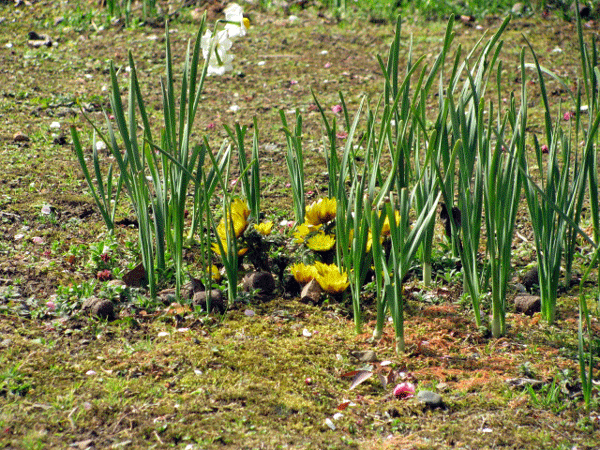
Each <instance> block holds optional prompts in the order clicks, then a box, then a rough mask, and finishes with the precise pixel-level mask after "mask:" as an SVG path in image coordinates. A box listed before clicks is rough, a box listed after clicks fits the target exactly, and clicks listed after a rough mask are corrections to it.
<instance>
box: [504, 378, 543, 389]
mask: <svg viewBox="0 0 600 450" xmlns="http://www.w3.org/2000/svg"><path fill="white" fill-rule="evenodd" d="M506 383H507V384H508V385H509V386H511V387H514V388H519V389H521V388H525V387H527V386H531V387H532V388H534V389H535V388H538V387H540V386H542V385H543V384H544V382H543V381H540V380H535V379H533V378H509V379H508V380H506Z"/></svg>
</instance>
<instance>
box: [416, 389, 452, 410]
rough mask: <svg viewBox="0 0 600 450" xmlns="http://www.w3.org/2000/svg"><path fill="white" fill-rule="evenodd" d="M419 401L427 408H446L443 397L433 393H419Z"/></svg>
mask: <svg viewBox="0 0 600 450" xmlns="http://www.w3.org/2000/svg"><path fill="white" fill-rule="evenodd" d="M417 400H418V401H420V402H421V403H425V406H427V407H428V408H431V409H435V408H444V406H445V405H444V401H443V400H442V396H441V395H440V394H436V393H435V392H432V391H419V393H418V394H417Z"/></svg>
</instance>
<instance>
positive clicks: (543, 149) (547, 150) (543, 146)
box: [542, 144, 550, 153]
mask: <svg viewBox="0 0 600 450" xmlns="http://www.w3.org/2000/svg"><path fill="white" fill-rule="evenodd" d="M549 151H550V150H549V149H548V146H547V145H546V144H544V145H542V153H548V152H549Z"/></svg>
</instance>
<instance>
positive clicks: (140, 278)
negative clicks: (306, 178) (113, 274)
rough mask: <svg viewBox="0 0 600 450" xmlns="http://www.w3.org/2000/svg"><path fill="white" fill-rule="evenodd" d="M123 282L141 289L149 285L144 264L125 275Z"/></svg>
mask: <svg viewBox="0 0 600 450" xmlns="http://www.w3.org/2000/svg"><path fill="white" fill-rule="evenodd" d="M123 281H124V282H125V284H127V286H129V287H134V288H135V287H141V286H144V285H146V284H147V283H148V278H147V277H146V269H144V264H142V263H139V264H138V265H137V266H135V267H134V268H133V269H131V270H130V271H129V272H127V273H126V274H125V275H123Z"/></svg>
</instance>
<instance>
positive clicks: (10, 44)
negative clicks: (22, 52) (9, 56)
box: [4, 42, 13, 48]
mask: <svg viewBox="0 0 600 450" xmlns="http://www.w3.org/2000/svg"><path fill="white" fill-rule="evenodd" d="M4 46H5V47H6V48H12V46H13V45H12V43H10V42H7V43H6V44H4Z"/></svg>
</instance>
